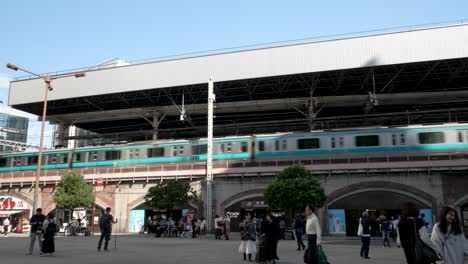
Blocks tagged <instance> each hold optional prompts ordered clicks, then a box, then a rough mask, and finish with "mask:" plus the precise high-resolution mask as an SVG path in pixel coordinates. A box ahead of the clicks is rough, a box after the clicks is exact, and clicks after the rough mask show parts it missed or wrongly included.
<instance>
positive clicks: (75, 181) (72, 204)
mask: <svg viewBox="0 0 468 264" xmlns="http://www.w3.org/2000/svg"><path fill="white" fill-rule="evenodd" d="M53 199H54V202H55V204H56V207H57V208H59V209H71V210H72V214H73V210H74V209H75V208H78V207H91V205H93V201H94V196H93V186H92V185H91V184H90V183H87V182H86V180H85V179H84V177H83V175H81V174H79V173H74V172H69V173H67V174H65V175H64V176H62V179H61V180H60V183H59V184H58V188H57V191H56V192H55V193H54V196H53Z"/></svg>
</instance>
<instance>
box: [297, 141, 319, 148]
mask: <svg viewBox="0 0 468 264" xmlns="http://www.w3.org/2000/svg"><path fill="white" fill-rule="evenodd" d="M297 148H298V149H318V148H320V140H319V139H318V138H305V139H298V140H297Z"/></svg>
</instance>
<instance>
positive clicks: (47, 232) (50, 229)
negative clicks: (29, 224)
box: [42, 213, 58, 256]
mask: <svg viewBox="0 0 468 264" xmlns="http://www.w3.org/2000/svg"><path fill="white" fill-rule="evenodd" d="M54 218H55V214H54V213H48V214H47V217H46V220H45V221H44V225H43V230H44V240H43V241H42V253H43V254H49V255H50V256H53V254H54V252H55V241H54V236H55V234H56V233H57V231H58V230H57V227H58V226H57V224H55V221H54ZM42 256H44V255H42Z"/></svg>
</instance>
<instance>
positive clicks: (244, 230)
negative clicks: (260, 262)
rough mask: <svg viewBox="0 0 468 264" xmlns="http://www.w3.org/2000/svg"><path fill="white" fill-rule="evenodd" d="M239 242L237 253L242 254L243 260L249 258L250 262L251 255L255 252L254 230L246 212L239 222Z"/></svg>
mask: <svg viewBox="0 0 468 264" xmlns="http://www.w3.org/2000/svg"><path fill="white" fill-rule="evenodd" d="M240 234H241V244H240V246H239V253H241V254H243V255H244V261H245V260H247V257H248V259H249V262H252V255H253V254H255V253H257V248H256V246H255V239H256V234H257V233H256V231H255V226H254V224H253V222H252V221H251V219H250V214H247V215H246V216H245V218H244V221H242V223H241V224H240Z"/></svg>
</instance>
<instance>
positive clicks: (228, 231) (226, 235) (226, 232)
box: [224, 213, 231, 240]
mask: <svg viewBox="0 0 468 264" xmlns="http://www.w3.org/2000/svg"><path fill="white" fill-rule="evenodd" d="M230 234H231V215H230V214H229V213H227V214H226V216H225V217H224V238H225V239H226V240H229V235H230Z"/></svg>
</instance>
